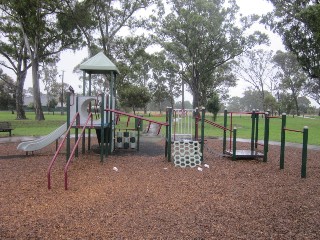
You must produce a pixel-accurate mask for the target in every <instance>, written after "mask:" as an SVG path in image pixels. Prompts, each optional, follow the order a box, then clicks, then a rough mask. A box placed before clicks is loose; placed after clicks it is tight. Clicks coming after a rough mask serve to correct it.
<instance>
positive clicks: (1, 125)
mask: <svg viewBox="0 0 320 240" xmlns="http://www.w3.org/2000/svg"><path fill="white" fill-rule="evenodd" d="M11 130H13V128H12V127H11V124H10V123H9V122H0V132H9V136H10V137H11Z"/></svg>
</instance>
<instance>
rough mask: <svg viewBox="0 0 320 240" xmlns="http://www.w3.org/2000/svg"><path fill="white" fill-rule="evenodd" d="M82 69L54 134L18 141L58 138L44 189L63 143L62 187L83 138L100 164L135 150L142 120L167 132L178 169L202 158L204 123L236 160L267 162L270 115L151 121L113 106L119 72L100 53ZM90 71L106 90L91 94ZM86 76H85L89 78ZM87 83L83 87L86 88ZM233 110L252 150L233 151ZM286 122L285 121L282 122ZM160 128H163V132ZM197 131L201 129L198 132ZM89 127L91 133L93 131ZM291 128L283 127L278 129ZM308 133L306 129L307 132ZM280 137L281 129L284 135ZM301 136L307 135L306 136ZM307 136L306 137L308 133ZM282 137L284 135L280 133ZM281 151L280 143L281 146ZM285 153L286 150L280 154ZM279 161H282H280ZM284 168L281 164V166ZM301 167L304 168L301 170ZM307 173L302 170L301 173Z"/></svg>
mask: <svg viewBox="0 0 320 240" xmlns="http://www.w3.org/2000/svg"><path fill="white" fill-rule="evenodd" d="M80 69H81V70H82V71H83V94H82V96H78V95H75V94H74V92H73V91H70V93H68V95H67V122H66V123H65V124H63V125H61V126H60V127H58V128H57V129H56V130H54V131H53V132H52V133H50V134H48V135H47V136H45V137H42V138H40V139H36V140H34V141H28V142H22V143H20V144H19V145H18V147H17V148H18V149H19V150H23V151H25V152H27V153H28V152H33V151H36V150H39V149H42V148H44V147H46V146H48V145H49V144H51V143H53V142H54V141H56V142H57V143H58V140H60V144H59V145H57V146H56V152H55V154H54V156H53V158H52V160H51V162H50V164H49V167H48V170H47V179H48V189H51V172H52V169H53V167H54V163H55V162H56V160H57V158H58V156H59V153H60V152H61V150H62V149H63V147H65V148H64V149H65V151H66V164H65V168H64V179H65V189H66V190H67V189H68V169H69V166H70V164H71V162H72V160H73V159H74V158H75V157H78V154H79V146H80V142H81V147H82V151H81V152H82V153H83V154H84V153H85V152H86V147H87V150H90V149H91V136H94V135H95V136H96V137H97V140H98V144H99V151H100V161H101V162H103V161H104V159H105V158H107V157H108V155H110V154H112V153H114V152H115V150H116V149H122V150H126V149H135V150H137V151H139V142H140V131H142V130H143V129H142V124H143V123H144V124H145V126H146V127H145V129H144V131H146V132H148V131H149V130H150V128H151V126H153V128H154V127H156V129H157V130H156V134H160V133H162V134H163V132H165V133H164V135H165V146H164V148H165V154H164V155H165V158H166V159H167V161H168V162H171V158H172V157H173V162H174V164H175V166H178V167H182V168H184V167H196V166H200V165H201V164H202V161H203V150H204V142H205V139H204V125H205V123H207V124H209V125H211V126H213V127H216V128H219V129H221V130H223V154H224V155H225V156H228V157H232V160H236V159H238V158H246V159H248V158H249V159H250V158H263V159H264V161H265V162H266V161H267V152H268V144H269V143H268V141H269V119H270V118H269V115H268V113H263V112H259V111H252V112H241V113H236V112H229V113H228V112H227V110H225V112H224V125H223V126H222V125H219V124H217V123H215V122H212V121H210V120H208V119H206V118H205V108H202V109H172V108H170V107H168V108H167V109H166V118H165V119H166V120H165V122H160V121H155V120H151V119H148V118H145V117H143V116H139V115H134V114H130V113H125V112H122V111H119V110H117V109H116V108H115V99H116V96H115V95H116V90H115V81H116V76H117V74H119V71H118V69H117V67H116V66H115V65H114V64H113V63H112V62H111V61H110V60H109V59H108V58H107V57H106V56H105V55H104V54H103V53H99V54H97V55H95V56H93V57H92V58H90V59H88V60H87V61H86V62H84V63H82V64H81V65H80ZM92 74H105V75H107V76H109V78H110V80H109V88H108V89H104V92H103V93H100V94H98V95H97V96H92V92H91V76H92ZM87 75H88V77H87ZM86 86H87V87H86ZM234 114H248V115H251V119H252V128H251V149H250V150H239V149H237V144H236V143H237V141H236V139H237V129H236V128H233V115H234ZM228 115H229V116H230V126H227V125H228V124H227V123H228V122H227V119H228ZM260 115H263V116H264V117H265V124H266V125H265V135H264V144H263V146H264V151H263V153H261V152H260V151H258V150H257V147H258V145H259V144H258V134H259V132H258V129H259V127H258V124H259V116H260ZM121 118H122V119H123V118H125V119H127V121H126V127H124V128H122V129H121V128H119V127H117V124H118V123H119V122H120V119H121ZM130 119H134V120H135V126H134V127H133V128H132V127H129V122H130ZM284 126H285V125H284ZM163 128H165V129H164V131H161V130H163ZM72 129H73V130H74V144H71V130H72ZM199 129H200V133H199ZM92 131H95V133H93V132H92ZM284 131H292V130H290V129H286V128H285V127H283V128H282V132H284ZM306 132H307V130H306ZM227 133H229V148H228V149H227ZM282 134H283V136H284V133H282ZM304 138H305V137H304ZM306 138H307V137H306ZM283 139H285V137H283ZM282 148H283V149H284V145H283V146H282V147H281V149H282ZM303 154H304V156H305V157H304V158H305V160H304V167H303V169H305V168H306V167H305V166H306V147H305V151H304V153H303ZM282 155H284V150H283V154H282ZM281 161H283V160H281ZM281 166H282V165H281ZM303 171H305V170H303ZM304 176H305V174H304Z"/></svg>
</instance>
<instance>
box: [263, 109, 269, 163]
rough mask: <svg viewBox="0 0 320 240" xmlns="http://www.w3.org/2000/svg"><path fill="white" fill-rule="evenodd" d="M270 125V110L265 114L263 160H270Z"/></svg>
mask: <svg viewBox="0 0 320 240" xmlns="http://www.w3.org/2000/svg"><path fill="white" fill-rule="evenodd" d="M269 126H270V118H269V112H266V113H265V115H264V143H263V161H264V162H267V161H268V151H269Z"/></svg>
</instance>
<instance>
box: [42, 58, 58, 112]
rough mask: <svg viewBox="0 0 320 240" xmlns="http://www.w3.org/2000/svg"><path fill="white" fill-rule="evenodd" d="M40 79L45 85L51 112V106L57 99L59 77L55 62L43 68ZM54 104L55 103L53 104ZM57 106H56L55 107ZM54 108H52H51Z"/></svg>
mask: <svg viewBox="0 0 320 240" xmlns="http://www.w3.org/2000/svg"><path fill="white" fill-rule="evenodd" d="M39 74H40V79H41V80H42V82H43V83H44V90H45V91H46V94H47V107H48V111H49V104H50V102H51V103H52V102H53V100H55V98H56V97H57V95H56V94H55V91H54V88H55V85H57V76H58V70H57V66H56V64H55V62H51V63H50V62H48V63H47V64H44V65H43V66H42V69H41V70H40V71H39ZM52 104H53V103H52ZM56 105H57V104H55V105H54V107H55V106H56ZM51 107H52V106H51Z"/></svg>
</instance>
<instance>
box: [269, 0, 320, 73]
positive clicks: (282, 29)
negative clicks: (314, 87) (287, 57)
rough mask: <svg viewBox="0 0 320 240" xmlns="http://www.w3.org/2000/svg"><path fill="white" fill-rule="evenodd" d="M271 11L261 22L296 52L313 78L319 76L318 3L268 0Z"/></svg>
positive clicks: (313, 0) (310, 0) (319, 28)
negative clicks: (272, 8) (272, 7)
mask: <svg viewBox="0 0 320 240" xmlns="http://www.w3.org/2000/svg"><path fill="white" fill-rule="evenodd" d="M269 2H271V3H272V4H273V5H274V11H273V12H271V13H269V14H267V15H266V16H265V17H264V19H263V23H265V24H266V25H268V26H269V27H270V28H271V29H272V30H273V31H274V32H276V33H278V34H279V35H280V36H281V37H282V41H283V44H284V45H285V46H286V48H287V50H289V51H290V52H292V53H293V54H294V55H296V57H297V59H298V61H299V63H300V64H301V65H302V67H303V69H304V70H305V71H306V72H307V73H308V74H309V76H310V77H311V78H313V79H319V78H320V47H319V46H320V26H319V22H320V4H319V0H296V1H282V0H269Z"/></svg>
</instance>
